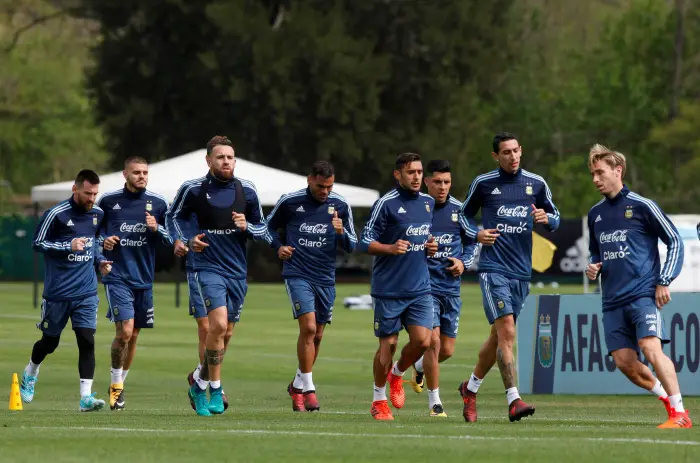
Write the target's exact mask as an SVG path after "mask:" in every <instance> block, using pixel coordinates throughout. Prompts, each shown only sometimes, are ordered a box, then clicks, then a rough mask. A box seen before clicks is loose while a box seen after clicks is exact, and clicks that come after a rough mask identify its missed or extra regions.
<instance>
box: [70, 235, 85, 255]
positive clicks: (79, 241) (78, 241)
mask: <svg viewBox="0 0 700 463" xmlns="http://www.w3.org/2000/svg"><path fill="white" fill-rule="evenodd" d="M85 243H87V238H73V241H71V242H70V250H71V251H73V252H78V251H84V250H85Z"/></svg>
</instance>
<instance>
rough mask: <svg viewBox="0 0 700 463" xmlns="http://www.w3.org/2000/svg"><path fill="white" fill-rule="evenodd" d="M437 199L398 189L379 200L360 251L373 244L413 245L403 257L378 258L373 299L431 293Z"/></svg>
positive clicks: (364, 234)
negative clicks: (432, 231)
mask: <svg viewBox="0 0 700 463" xmlns="http://www.w3.org/2000/svg"><path fill="white" fill-rule="evenodd" d="M434 208H435V200H434V199H433V198H432V197H431V196H429V195H426V194H424V193H420V192H413V191H410V190H406V189H404V188H401V187H397V188H395V189H393V190H391V191H390V192H388V193H387V194H385V195H384V196H382V197H381V198H379V199H378V200H377V201H376V202H375V203H374V205H373V206H372V210H371V212H370V218H369V221H368V222H367V224H366V225H365V228H364V230H363V231H362V240H361V241H360V250H361V251H363V252H367V250H368V248H369V245H370V243H372V241H377V242H379V243H381V244H394V243H396V241H398V240H405V241H408V242H409V243H410V245H409V247H408V252H406V254H403V255H398V256H392V255H383V256H374V262H373V265H372V292H371V294H372V296H374V297H380V298H394V299H400V298H411V297H417V296H421V295H424V294H430V273H429V271H428V257H427V253H426V250H425V243H427V241H428V236H429V235H430V229H431V226H432V222H433V209H434Z"/></svg>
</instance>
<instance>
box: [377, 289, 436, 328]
mask: <svg viewBox="0 0 700 463" xmlns="http://www.w3.org/2000/svg"><path fill="white" fill-rule="evenodd" d="M372 305H374V335H375V336H376V337H378V338H385V337H387V336H391V335H393V334H398V332H399V331H401V328H402V327H408V326H411V325H415V326H423V327H425V328H427V329H429V330H432V329H433V298H432V296H431V295H430V294H424V295H422V296H417V297H411V298H402V299H389V298H381V297H374V296H373V297H372Z"/></svg>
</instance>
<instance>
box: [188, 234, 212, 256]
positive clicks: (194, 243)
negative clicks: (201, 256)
mask: <svg viewBox="0 0 700 463" xmlns="http://www.w3.org/2000/svg"><path fill="white" fill-rule="evenodd" d="M205 237H206V235H205V234H204V233H200V234H199V235H196V236H195V237H194V238H192V239H191V240H190V248H192V250H193V251H194V252H202V251H204V248H207V247H209V244H207V243H205V242H204V241H203V239H204V238H205Z"/></svg>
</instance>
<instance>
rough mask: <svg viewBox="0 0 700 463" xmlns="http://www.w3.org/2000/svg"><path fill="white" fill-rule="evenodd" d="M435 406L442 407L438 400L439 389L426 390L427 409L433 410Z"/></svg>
mask: <svg viewBox="0 0 700 463" xmlns="http://www.w3.org/2000/svg"><path fill="white" fill-rule="evenodd" d="M435 404H440V405H442V401H441V400H440V388H437V389H428V407H430V408H433V405H435Z"/></svg>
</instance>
